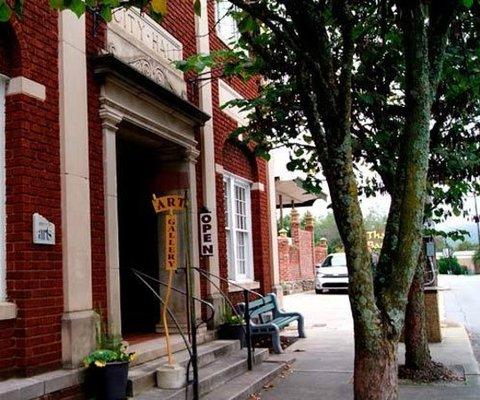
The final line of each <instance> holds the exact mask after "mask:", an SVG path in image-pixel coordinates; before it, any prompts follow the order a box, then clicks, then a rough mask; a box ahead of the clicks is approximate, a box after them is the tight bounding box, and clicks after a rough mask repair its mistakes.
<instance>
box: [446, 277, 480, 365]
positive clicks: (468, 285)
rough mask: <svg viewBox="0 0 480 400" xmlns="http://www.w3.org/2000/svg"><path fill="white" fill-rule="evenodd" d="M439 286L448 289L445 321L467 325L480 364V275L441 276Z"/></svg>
mask: <svg viewBox="0 0 480 400" xmlns="http://www.w3.org/2000/svg"><path fill="white" fill-rule="evenodd" d="M438 284H439V286H440V287H443V288H445V289H446V290H444V291H442V294H443V308H444V316H445V319H446V320H447V321H451V322H458V323H461V324H463V325H465V327H466V328H467V330H468V333H469V335H470V340H471V342H472V347H473V351H474V353H475V356H476V358H477V361H478V362H479V363H480V275H467V276H454V275H440V277H439V282H438Z"/></svg>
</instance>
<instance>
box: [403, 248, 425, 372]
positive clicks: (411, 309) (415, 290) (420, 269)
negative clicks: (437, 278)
mask: <svg viewBox="0 0 480 400" xmlns="http://www.w3.org/2000/svg"><path fill="white" fill-rule="evenodd" d="M424 271H425V257H424V255H423V252H422V254H420V258H419V260H418V265H417V269H416V271H415V276H414V278H413V282H412V286H411V287H410V292H409V294H408V304H407V311H406V315H405V330H404V332H405V334H404V336H405V367H407V368H409V369H412V370H422V369H427V368H428V367H430V366H431V363H432V357H431V355H430V349H429V347H428V335H427V325H426V316H425V295H424V293H423V277H424Z"/></svg>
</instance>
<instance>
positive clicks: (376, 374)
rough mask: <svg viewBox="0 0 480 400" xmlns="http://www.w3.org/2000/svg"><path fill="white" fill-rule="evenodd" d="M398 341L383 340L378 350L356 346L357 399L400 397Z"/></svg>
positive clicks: (386, 399) (355, 382) (369, 399)
mask: <svg viewBox="0 0 480 400" xmlns="http://www.w3.org/2000/svg"><path fill="white" fill-rule="evenodd" d="M397 391H398V364H397V342H396V341H390V340H383V341H382V342H381V343H379V346H378V349H377V351H376V352H373V353H372V352H365V351H364V347H363V346H361V345H356V346H355V372H354V393H355V400H396V399H397V398H398V393H397Z"/></svg>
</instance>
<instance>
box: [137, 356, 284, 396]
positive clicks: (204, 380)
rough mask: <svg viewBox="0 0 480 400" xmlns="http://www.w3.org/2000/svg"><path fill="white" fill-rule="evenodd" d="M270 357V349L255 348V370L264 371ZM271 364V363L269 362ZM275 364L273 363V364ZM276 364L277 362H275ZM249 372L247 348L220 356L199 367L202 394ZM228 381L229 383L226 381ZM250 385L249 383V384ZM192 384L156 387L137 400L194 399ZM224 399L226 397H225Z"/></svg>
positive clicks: (210, 391)
mask: <svg viewBox="0 0 480 400" xmlns="http://www.w3.org/2000/svg"><path fill="white" fill-rule="evenodd" d="M267 357H268V349H255V356H254V364H255V365H254V370H257V368H258V370H259V371H264V370H265V369H269V368H268V367H267V368H265V367H262V366H263V364H262V362H263V361H264V360H266V358H267ZM269 365H270V364H269ZM272 365H273V364H272ZM275 365H276V364H275ZM245 372H247V352H246V349H242V350H239V351H237V352H235V353H232V354H231V355H228V356H224V357H220V358H218V359H217V360H215V361H214V362H212V363H210V364H208V365H205V366H204V367H203V368H200V369H199V380H200V382H199V390H200V396H205V395H207V394H208V393H213V392H214V391H215V389H217V388H219V387H222V388H225V387H230V385H232V383H233V382H235V381H236V380H237V377H239V376H241V375H242V374H244V373H245ZM227 382H228V385H226V383H227ZM247 386H249V385H247ZM192 397H193V393H192V385H189V386H188V387H187V388H183V389H180V390H165V389H159V388H154V389H151V390H148V391H146V392H144V393H142V394H140V395H138V396H135V399H137V400H185V399H192ZM223 400H224V399H223Z"/></svg>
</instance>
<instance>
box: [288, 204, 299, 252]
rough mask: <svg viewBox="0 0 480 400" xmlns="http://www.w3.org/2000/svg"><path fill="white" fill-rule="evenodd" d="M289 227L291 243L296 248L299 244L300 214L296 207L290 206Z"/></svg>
mask: <svg viewBox="0 0 480 400" xmlns="http://www.w3.org/2000/svg"><path fill="white" fill-rule="evenodd" d="M290 227H291V235H292V242H293V245H294V246H297V248H298V247H299V245H300V216H299V214H298V211H297V209H296V208H292V211H291V212H290Z"/></svg>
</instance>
